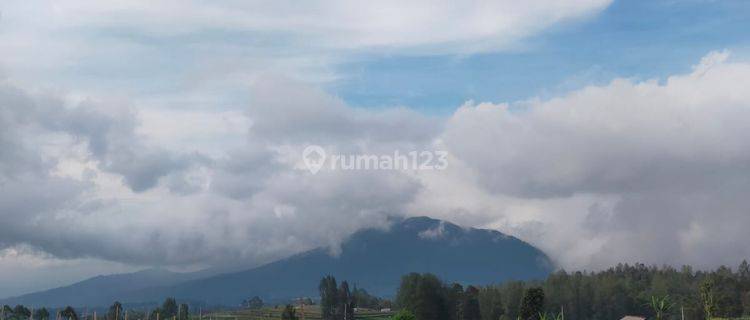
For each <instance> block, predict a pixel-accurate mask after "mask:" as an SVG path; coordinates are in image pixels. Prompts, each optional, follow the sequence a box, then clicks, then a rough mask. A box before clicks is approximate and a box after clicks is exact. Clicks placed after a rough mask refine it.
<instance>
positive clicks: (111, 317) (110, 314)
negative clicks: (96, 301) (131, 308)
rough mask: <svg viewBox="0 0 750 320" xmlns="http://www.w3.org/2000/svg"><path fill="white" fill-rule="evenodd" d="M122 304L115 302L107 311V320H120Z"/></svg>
mask: <svg viewBox="0 0 750 320" xmlns="http://www.w3.org/2000/svg"><path fill="white" fill-rule="evenodd" d="M122 314H123V311H122V304H121V303H120V302H119V301H115V303H113V304H112V305H111V306H109V309H108V310H107V319H108V320H120V319H122Z"/></svg>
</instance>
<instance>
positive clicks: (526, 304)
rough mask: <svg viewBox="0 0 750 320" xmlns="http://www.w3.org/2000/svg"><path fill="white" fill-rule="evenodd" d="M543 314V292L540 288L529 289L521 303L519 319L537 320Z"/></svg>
mask: <svg viewBox="0 0 750 320" xmlns="http://www.w3.org/2000/svg"><path fill="white" fill-rule="evenodd" d="M543 312H544V290H542V288H538V287H537V288H529V289H527V290H526V293H525V294H524V296H523V301H522V302H521V309H520V315H519V316H520V317H521V319H522V320H538V319H539V315H540V314H541V313H543Z"/></svg>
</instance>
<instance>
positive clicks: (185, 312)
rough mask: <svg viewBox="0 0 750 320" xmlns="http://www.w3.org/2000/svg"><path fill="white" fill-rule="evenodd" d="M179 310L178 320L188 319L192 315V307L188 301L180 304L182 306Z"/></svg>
mask: <svg viewBox="0 0 750 320" xmlns="http://www.w3.org/2000/svg"><path fill="white" fill-rule="evenodd" d="M178 310H179V311H178V312H177V320H188V318H189V316H190V307H188V305H187V303H183V304H180V308H179V309H178Z"/></svg>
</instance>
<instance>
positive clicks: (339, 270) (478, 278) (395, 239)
mask: <svg viewBox="0 0 750 320" xmlns="http://www.w3.org/2000/svg"><path fill="white" fill-rule="evenodd" d="M329 251H330V250H329V249H327V248H318V249H315V250H311V251H307V252H304V253H301V254H297V255H294V256H292V257H289V258H286V259H282V260H279V261H276V262H272V263H269V264H266V265H263V266H260V267H257V268H252V269H248V270H244V271H240V272H233V273H226V274H221V275H216V276H211V277H206V278H200V279H188V280H185V281H179V280H178V279H174V276H173V275H168V274H167V275H165V277H166V278H169V279H174V281H175V282H171V283H164V282H170V280H165V279H156V278H159V277H154V278H153V281H154V282H153V285H152V286H151V287H142V286H140V285H138V286H136V285H133V286H132V287H123V290H122V291H120V292H119V294H116V295H106V297H101V296H97V295H96V294H95V293H92V294H88V293H83V292H84V291H85V290H80V288H81V286H83V285H85V283H86V282H89V281H92V280H94V279H97V278H94V279H90V280H87V281H84V282H81V283H78V284H75V285H72V286H69V287H64V288H58V289H53V290H49V291H45V292H41V293H35V294H30V295H26V296H23V297H20V298H18V299H26V300H14V301H19V302H21V301H28V302H27V304H33V305H42V304H43V305H52V303H46V302H45V301H50V302H52V301H57V302H59V301H61V300H60V299H58V300H54V299H52V297H53V296H57V297H60V296H61V292H59V291H58V292H54V291H55V290H66V291H65V294H63V295H62V296H63V297H65V296H67V297H69V298H65V299H64V300H65V302H66V303H65V304H71V305H77V306H84V305H101V304H102V303H105V302H106V303H111V301H113V300H115V299H117V300H120V301H123V302H130V303H137V302H147V301H161V300H162V299H163V298H164V297H167V296H173V297H176V298H177V299H178V300H191V301H204V302H206V303H208V304H209V305H227V306H234V305H238V304H239V303H240V302H241V301H242V300H243V299H247V298H248V297H252V296H255V295H258V296H260V297H262V298H263V299H264V300H266V301H283V300H287V299H290V298H295V297H301V296H309V297H316V296H317V287H318V282H319V281H320V278H321V277H323V276H325V275H327V274H331V275H333V276H335V277H336V278H337V279H339V280H348V281H349V282H350V284H351V285H353V284H356V285H357V286H359V287H361V288H365V289H367V290H368V291H369V292H371V293H373V294H376V295H380V296H392V295H393V294H394V293H395V291H396V289H397V287H398V284H399V281H400V278H401V276H402V275H404V274H406V273H409V272H431V273H434V274H436V275H438V276H439V277H441V278H442V279H444V280H446V281H450V282H460V283H470V284H490V283H499V282H502V281H506V280H510V279H517V280H528V279H542V278H545V277H546V276H547V275H548V274H549V273H550V271H551V270H552V268H553V266H552V263H551V262H550V260H549V258H548V257H547V256H546V255H545V254H544V253H543V252H541V251H540V250H538V249H536V248H535V247H533V246H531V245H529V244H528V243H526V242H523V241H521V240H519V239H517V238H515V237H512V236H508V235H505V234H503V233H500V232H498V231H494V230H485V229H475V228H462V227H459V226H457V225H455V224H452V223H449V222H445V221H440V220H435V219H431V218H427V217H416V218H408V219H403V220H397V221H395V222H394V223H393V225H392V226H391V227H390V228H389V229H388V230H379V229H365V230H361V231H359V232H356V233H355V234H353V235H352V236H351V237H349V239H348V240H346V241H345V242H344V243H343V244H342V245H341V251H340V253H339V254H338V256H332V255H330V254H329ZM121 276H127V275H121ZM109 277H116V276H109ZM139 279H145V278H139ZM112 281H115V280H114V279H113V280H112ZM139 281H140V280H139ZM73 288H75V289H78V290H72V289H73ZM92 292H93V290H92ZM68 301H70V302H68ZM0 302H2V301H0ZM40 302H45V303H40Z"/></svg>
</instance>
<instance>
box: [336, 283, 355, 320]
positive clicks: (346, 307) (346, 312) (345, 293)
mask: <svg viewBox="0 0 750 320" xmlns="http://www.w3.org/2000/svg"><path fill="white" fill-rule="evenodd" d="M338 302H339V308H338V317H337V319H344V320H351V319H354V305H355V304H354V298H353V297H352V294H351V292H350V291H349V283H347V282H346V281H342V282H341V286H339V299H338Z"/></svg>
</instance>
